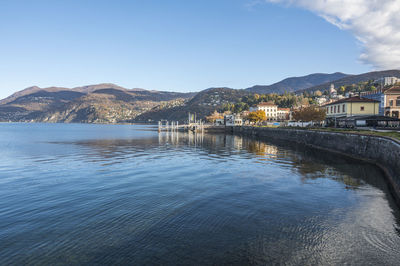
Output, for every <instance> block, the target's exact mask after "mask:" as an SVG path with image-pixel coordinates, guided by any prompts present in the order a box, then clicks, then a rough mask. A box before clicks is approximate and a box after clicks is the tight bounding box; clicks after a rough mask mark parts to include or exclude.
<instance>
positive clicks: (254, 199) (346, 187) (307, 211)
mask: <svg viewBox="0 0 400 266" xmlns="http://www.w3.org/2000/svg"><path fill="white" fill-rule="evenodd" d="M154 129H155V128H154V127H151V126H141V125H135V126H131V125H79V124H8V123H3V124H0V265H7V264H15V265H26V264H33V265H44V264H47V265H55V264H74V265H76V264H84V265H95V264H114V265H115V264H117V265H118V264H119V265H121V264H123V265H126V264H129V265H143V264H145V265H159V264H163V265H166V264H167V265H177V264H186V265H223V264H229V265H232V264H234V265H247V264H254V265H265V264H285V265H299V264H300V265H304V264H307V265H312V264H319V265H321V264H322V265H332V264H336V265H342V264H346V263H347V264H358V265H396V264H397V265H399V263H400V215H399V209H398V207H396V205H395V204H394V201H393V199H392V197H391V195H390V193H389V192H388V189H387V186H386V183H385V182H384V176H383V174H382V172H381V171H380V170H379V169H378V168H377V167H375V166H373V165H369V164H365V163H362V162H358V161H353V160H350V159H348V158H343V157H340V156H337V155H332V154H327V153H326V152H322V151H318V150H312V149H306V148H304V147H300V146H296V145H293V144H292V145H288V144H285V143H273V142H263V141H257V140H252V139H248V138H242V137H238V136H231V135H223V134H221V135H218V134H216V135H214V134H212V135H207V134H206V135H192V134H184V133H179V134H176V133H174V134H171V133H162V134H158V132H157V131H155V130H154Z"/></svg>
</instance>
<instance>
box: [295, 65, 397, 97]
mask: <svg viewBox="0 0 400 266" xmlns="http://www.w3.org/2000/svg"><path fill="white" fill-rule="evenodd" d="M383 77H398V78H400V70H385V71H373V72H368V73H364V74H360V75H349V76H346V77H344V78H341V79H338V80H334V81H330V82H326V83H323V84H319V85H316V86H312V87H309V88H306V89H303V90H298V91H297V93H303V92H304V91H307V92H314V91H317V90H320V91H324V90H327V89H329V88H330V85H331V84H334V85H335V88H338V87H340V86H345V85H352V84H357V83H359V82H365V81H369V80H377V79H379V78H383Z"/></svg>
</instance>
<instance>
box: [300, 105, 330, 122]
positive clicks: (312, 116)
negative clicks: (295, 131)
mask: <svg viewBox="0 0 400 266" xmlns="http://www.w3.org/2000/svg"><path fill="white" fill-rule="evenodd" d="M325 117H326V112H325V110H324V109H321V108H318V107H316V106H308V107H303V108H300V109H299V110H297V111H295V112H293V119H294V120H296V121H304V122H309V121H319V122H320V121H323V120H325Z"/></svg>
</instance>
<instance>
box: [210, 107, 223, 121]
mask: <svg viewBox="0 0 400 266" xmlns="http://www.w3.org/2000/svg"><path fill="white" fill-rule="evenodd" d="M223 118H224V117H223V116H222V115H221V114H220V113H218V112H217V110H215V111H214V113H212V114H211V115H209V116H206V119H207V121H208V122H210V123H215V120H217V119H223Z"/></svg>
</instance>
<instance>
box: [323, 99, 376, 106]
mask: <svg viewBox="0 0 400 266" xmlns="http://www.w3.org/2000/svg"><path fill="white" fill-rule="evenodd" d="M354 102H359V103H379V101H377V100H372V99H367V98H362V97H350V98H344V99H340V100H338V101H336V102H332V103H328V104H326V105H325V106H328V105H334V104H338V103H354Z"/></svg>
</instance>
